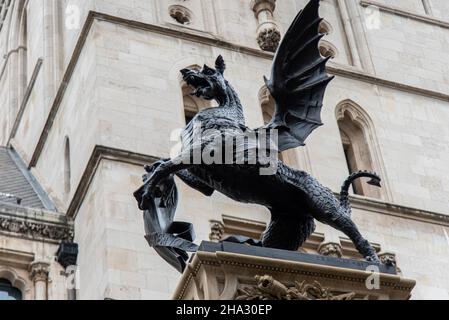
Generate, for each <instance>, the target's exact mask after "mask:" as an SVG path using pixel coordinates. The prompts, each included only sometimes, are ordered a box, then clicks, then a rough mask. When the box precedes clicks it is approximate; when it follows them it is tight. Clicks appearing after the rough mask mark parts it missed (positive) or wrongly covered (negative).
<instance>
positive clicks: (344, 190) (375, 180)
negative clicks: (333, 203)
mask: <svg viewBox="0 0 449 320" xmlns="http://www.w3.org/2000/svg"><path fill="white" fill-rule="evenodd" d="M360 178H371V180H370V181H368V184H370V185H372V186H376V187H379V188H380V187H381V185H380V182H381V178H380V177H379V176H378V175H377V174H376V173H374V172H369V171H359V172H355V173H353V174H351V175H350V176H349V177H348V178H347V179H346V180H345V182H343V185H342V186H341V192H340V205H341V207H342V208H343V209H344V210H345V212H346V213H347V214H348V215H351V205H350V203H349V187H350V186H351V184H352V183H353V182H354V181H355V180H357V179H360Z"/></svg>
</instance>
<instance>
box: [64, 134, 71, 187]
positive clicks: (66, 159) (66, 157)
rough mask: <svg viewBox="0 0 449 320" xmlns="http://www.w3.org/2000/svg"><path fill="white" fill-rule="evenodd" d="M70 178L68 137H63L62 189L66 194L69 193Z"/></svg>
mask: <svg viewBox="0 0 449 320" xmlns="http://www.w3.org/2000/svg"><path fill="white" fill-rule="evenodd" d="M70 179H71V167H70V139H69V137H65V142H64V191H65V194H66V196H67V195H68V194H69V193H70V188H71V186H70Z"/></svg>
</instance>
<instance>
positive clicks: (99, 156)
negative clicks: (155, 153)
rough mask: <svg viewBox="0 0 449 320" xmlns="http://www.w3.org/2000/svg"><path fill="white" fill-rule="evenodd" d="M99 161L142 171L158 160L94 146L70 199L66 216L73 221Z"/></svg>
mask: <svg viewBox="0 0 449 320" xmlns="http://www.w3.org/2000/svg"><path fill="white" fill-rule="evenodd" d="M101 160H112V161H118V162H124V163H129V164H134V165H140V166H142V170H143V166H144V165H145V164H151V163H153V162H154V161H156V160H158V158H156V157H152V156H147V155H143V154H139V153H135V152H129V151H126V150H120V149H114V148H110V147H104V146H98V145H97V146H95V148H94V151H93V152H92V155H91V157H90V159H89V161H88V163H87V165H86V168H85V169H84V172H83V175H82V177H81V180H80V182H79V184H78V187H77V189H76V191H75V194H74V196H73V198H72V201H71V202H70V205H69V208H68V209H67V216H68V217H69V218H71V219H75V217H76V214H77V213H78V209H79V207H80V206H81V204H82V202H83V200H84V197H85V196H86V194H87V191H88V189H89V186H90V183H91V181H92V179H93V178H94V176H95V173H96V171H97V168H98V165H99V164H100V162H101Z"/></svg>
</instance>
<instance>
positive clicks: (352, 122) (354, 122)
mask: <svg viewBox="0 0 449 320" xmlns="http://www.w3.org/2000/svg"><path fill="white" fill-rule="evenodd" d="M337 122H338V128H339V130H340V137H341V142H342V145H343V150H344V155H345V159H346V164H347V167H348V171H349V173H353V172H357V171H361V170H368V171H371V172H376V173H378V174H380V175H381V178H383V179H382V180H383V189H382V190H381V189H379V188H377V187H375V186H371V185H369V184H367V183H366V181H362V180H360V179H359V180H357V181H355V183H354V184H353V191H354V193H355V194H357V195H361V196H367V197H371V198H377V199H380V198H382V194H381V192H383V195H386V192H385V191H386V190H385V189H386V188H387V187H386V183H385V180H386V179H385V178H386V177H385V176H384V174H383V170H382V169H383V166H382V164H381V163H382V161H381V158H380V154H379V152H378V150H377V149H376V148H377V143H376V142H375V140H376V139H375V136H374V132H373V128H372V123H371V120H370V119H369V117H368V115H367V114H366V113H365V112H364V111H363V109H362V108H361V107H359V106H358V105H357V104H355V103H353V102H351V101H349V100H347V101H344V102H342V103H340V104H339V105H338V107H337Z"/></svg>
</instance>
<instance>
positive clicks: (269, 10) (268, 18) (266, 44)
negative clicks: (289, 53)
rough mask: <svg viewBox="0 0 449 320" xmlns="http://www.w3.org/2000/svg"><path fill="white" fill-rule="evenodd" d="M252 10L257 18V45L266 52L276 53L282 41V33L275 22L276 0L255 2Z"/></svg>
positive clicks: (252, 4) (257, 0)
mask: <svg viewBox="0 0 449 320" xmlns="http://www.w3.org/2000/svg"><path fill="white" fill-rule="evenodd" d="M251 8H252V9H253V11H254V15H255V16H256V18H257V21H258V23H259V26H258V28H257V43H258V44H259V47H260V48H261V49H262V50H264V51H270V52H275V51H276V49H277V47H278V46H279V43H280V41H281V33H280V32H279V28H278V26H277V24H276V22H275V21H274V18H273V12H274V9H275V8H276V1H275V0H253V1H252V3H251Z"/></svg>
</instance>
